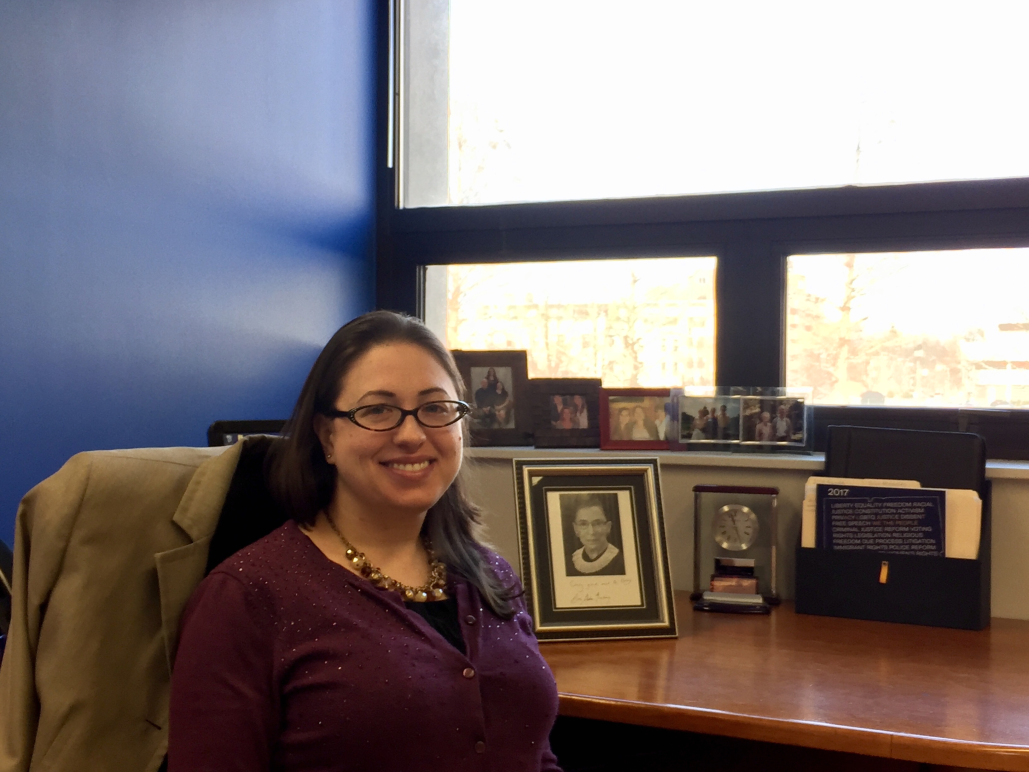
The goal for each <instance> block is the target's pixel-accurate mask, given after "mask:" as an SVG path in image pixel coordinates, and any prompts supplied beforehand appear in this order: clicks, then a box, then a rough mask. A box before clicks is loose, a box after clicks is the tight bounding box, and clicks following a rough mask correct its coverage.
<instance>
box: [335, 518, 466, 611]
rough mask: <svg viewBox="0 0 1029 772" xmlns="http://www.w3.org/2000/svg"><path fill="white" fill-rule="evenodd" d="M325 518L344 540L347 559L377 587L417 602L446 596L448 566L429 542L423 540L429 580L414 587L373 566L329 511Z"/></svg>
mask: <svg viewBox="0 0 1029 772" xmlns="http://www.w3.org/2000/svg"><path fill="white" fill-rule="evenodd" d="M325 519H326V520H328V521H329V527H330V528H331V529H332V531H333V533H335V534H336V535H337V536H338V537H339V540H340V541H341V542H343V547H344V548H345V549H346V556H347V560H349V561H350V562H351V563H352V564H353V566H354V568H356V569H357V570H358V571H359V572H360V573H361V576H363V577H364V578H365V579H367V580H368V581H369V582H371V583H372V584H374V585H375V586H376V587H381V588H382V589H384V590H392V591H394V592H399V593H400V594H401V596H403V598H404V600H409V601H414V602H415V603H425V602H426V601H428V600H443V599H444V598H446V595H445V593H444V592H443V588H444V587H446V584H447V567H446V565H445V564H444V563H443V562H442V561H441V560H439V559H438V558H437V557H436V553H435V552H433V551H432V547H430V546H429V544H428V543H427V542H423V544H424V545H425V551H426V553H428V556H429V581H427V582H426V583H425V584H423V585H422V586H420V587H412V586H411V585H409V584H404V583H403V582H398V581H397V580H396V579H393V578H392V577H389V576H386V574H384V573H383V572H382V571H381V570H380V569H379V568H377V567H376V566H373V565H372V564H371V562H370V561H369V560H368V558H367V557H366V556H365V554H364V553H363V552H361V551H360V550H359V549H357V547H355V546H354V545H353V544H351V543H350V542H349V541H347V537H346V536H344V535H343V533H342V532H341V531H340V530H339V528H338V527H337V526H336V523H335V522H334V521H333V519H332V518H331V517H330V516H329V514H328V512H326V513H325Z"/></svg>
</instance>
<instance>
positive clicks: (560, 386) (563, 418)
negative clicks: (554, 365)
mask: <svg viewBox="0 0 1029 772" xmlns="http://www.w3.org/2000/svg"><path fill="white" fill-rule="evenodd" d="M529 385H530V387H531V389H532V431H533V437H534V441H535V445H536V447H537V448H599V447H600V379H599V378H534V379H533V380H531V381H529Z"/></svg>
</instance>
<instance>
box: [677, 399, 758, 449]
mask: <svg viewBox="0 0 1029 772" xmlns="http://www.w3.org/2000/svg"><path fill="white" fill-rule="evenodd" d="M677 391H680V393H677V394H676V395H675V398H676V406H677V410H676V413H677V415H676V421H675V424H674V428H675V431H674V433H673V435H672V436H670V437H669V447H670V448H671V449H672V450H698V449H706V450H719V449H723V450H724V449H728V448H727V443H735V442H738V441H739V439H740V398H739V397H734V396H728V395H718V394H688V393H681V390H677Z"/></svg>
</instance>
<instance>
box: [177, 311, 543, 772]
mask: <svg viewBox="0 0 1029 772" xmlns="http://www.w3.org/2000/svg"><path fill="white" fill-rule="evenodd" d="M462 392H463V389H462V386H461V380H460V377H459V376H458V374H457V371H456V368H455V366H454V362H453V360H452V359H451V357H450V354H449V353H448V352H447V350H446V349H445V348H444V347H443V346H442V344H440V342H439V341H438V340H437V339H436V338H435V337H434V336H433V335H432V333H430V332H429V331H428V330H427V329H426V328H425V327H424V325H422V324H421V322H419V321H417V320H415V319H411V318H409V317H404V316H400V315H398V314H393V313H390V312H384V311H376V312H374V313H371V314H367V315H365V316H363V317H360V318H358V319H356V320H354V321H352V322H351V323H349V324H347V325H346V326H344V327H343V328H342V329H340V330H339V331H338V332H337V333H336V334H335V335H334V336H333V338H332V340H330V341H329V343H328V344H327V345H326V347H325V349H324V350H323V351H322V353H321V355H320V356H319V357H318V360H317V361H316V362H315V364H314V367H313V369H312V370H311V373H310V374H309V375H308V378H307V381H306V383H305V384H304V387H303V390H302V391H301V394H300V398H299V400H298V401H297V405H296V408H295V409H294V412H293V416H292V418H291V419H290V424H289V429H288V437H287V439H284V440H282V441H281V442H280V443H279V444H278V446H277V447H276V450H275V453H274V455H273V456H272V458H271V460H270V465H269V468H268V477H269V484H270V486H271V488H272V490H273V492H274V494H275V496H276V498H277V499H278V500H279V502H280V504H282V506H283V507H284V508H285V509H286V510H287V511H288V512H289V513H290V514H291V515H292V518H293V519H292V520H291V521H289V522H287V523H286V524H285V525H284V526H282V527H281V528H279V529H278V530H276V531H274V532H272V533H271V534H270V535H269V536H267V537H265V538H264V539H261V540H259V541H257V542H255V543H254V544H252V545H251V546H250V547H248V548H246V549H244V550H242V551H240V552H238V553H236V555H234V556H233V557H231V558H229V559H228V560H226V561H225V562H224V563H222V564H221V565H220V566H218V568H216V569H215V570H214V571H212V572H211V574H210V575H209V576H208V577H207V578H206V579H205V580H204V581H203V582H202V583H201V584H200V586H199V587H198V588H197V590H196V592H195V593H194V595H193V597H192V599H191V600H190V603H189V606H188V607H187V610H186V612H185V614H184V616H183V624H182V629H181V635H180V641H179V646H178V652H177V654H176V659H175V669H174V674H173V677H172V696H171V718H170V739H169V753H168V769H169V772H185V771H186V770H189V771H190V772H198V771H202V770H219V772H221V771H223V770H229V771H235V770H239V771H242V770H247V771H248V772H249V771H251V770H262V771H263V770H273V769H274V770H282V771H283V772H294V771H299V770H305V771H306V770H312V771H313V770H329V771H336V770H338V771H340V772H342V771H344V770H362V772H363V771H364V770H369V769H373V770H376V772H391V771H396V772H400V771H401V770H404V771H405V772H406V771H407V770H414V769H438V770H450V769H465V768H470V767H469V764H470V763H472V764H473V766H474V762H471V761H470V760H474V759H477V758H479V757H480V756H482V757H484V758H483V761H482V762H480V764H479V765H480V766H481V765H486V766H489V767H490V768H491V769H494V770H502V771H505V772H506V771H508V770H510V772H515V770H517V771H518V772H522V770H534V771H535V770H547V771H548V772H550V771H553V770H558V767H557V763H556V760H555V758H554V756H553V754H551V752H550V750H549V744H548V741H547V736H548V733H549V731H550V729H551V726H552V724H553V721H554V718H555V716H556V712H557V693H556V688H555V685H554V681H553V676H552V675H551V674H550V671H549V669H548V668H547V666H546V663H545V662H544V661H543V659H542V657H540V654H539V650H538V648H537V646H536V641H535V638H534V637H533V635H532V622H531V620H530V619H529V617H528V615H527V613H526V611H525V606H524V603H523V602H522V600H521V597H520V594H521V593H520V588H519V587H518V582H517V579H516V578H515V576H514V574H513V573H512V571H511V567H510V566H509V565H508V564H507V563H506V562H504V560H503V559H502V558H500V557H498V556H497V555H496V554H494V553H493V552H491V551H490V550H488V549H487V548H486V547H484V546H482V544H481V543H480V542H479V541H478V533H479V529H480V519H479V512H478V510H477V509H476V508H475V506H474V505H473V504H471V503H470V502H469V501H468V499H467V498H466V497H465V494H464V489H463V486H462V483H461V481H460V478H459V472H460V469H461V462H462V453H463V448H462V438H463V431H462V425H463V422H462V421H461V418H462V417H463V416H464V415H465V414H466V413H467V412H468V406H467V405H465V404H464V403H463V402H460V401H459V399H460V397H461V396H462Z"/></svg>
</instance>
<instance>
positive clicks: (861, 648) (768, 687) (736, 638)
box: [540, 594, 1029, 771]
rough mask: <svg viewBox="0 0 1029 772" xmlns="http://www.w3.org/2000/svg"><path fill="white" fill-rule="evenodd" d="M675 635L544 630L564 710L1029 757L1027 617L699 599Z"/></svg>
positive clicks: (1026, 762) (880, 745) (860, 746)
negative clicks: (966, 618) (852, 613)
mask: <svg viewBox="0 0 1029 772" xmlns="http://www.w3.org/2000/svg"><path fill="white" fill-rule="evenodd" d="M677 611H678V614H679V638H678V639H677V640H664V641H603V642H586V641H584V642H575V643H543V644H541V645H540V649H541V650H542V652H543V656H544V657H545V658H546V659H547V662H548V663H549V664H550V667H551V668H552V669H553V671H554V675H555V677H556V678H557V687H558V691H559V692H560V695H561V714H562V715H566V716H576V717H580V718H591V719H601V720H606V721H617V722H621V723H627V724H638V725H644V726H652V727H660V728H665V729H678V730H685V731H690V732H701V733H705V734H713V735H724V736H729V737H737V738H744V739H750V740H761V741H766V742H772V743H779V744H785V745H795V746H804V747H808V748H819V749H824V750H830V751H845V752H850V753H859V754H864V755H867V756H881V757H884V758H892V759H903V760H907V761H913V762H922V763H927V764H942V765H953V766H962V767H974V768H979V769H995V770H1027V771H1029V622H1022V621H1016V620H1006V619H994V620H993V622H992V625H991V627H990V628H988V629H987V630H983V631H981V632H969V631H964V630H945V629H940V628H930V627H916V626H913V625H894V624H885V623H880V622H862V621H858V620H850V619H834V618H831V617H816V616H806V615H803V614H795V613H794V611H793V608H792V606H791V605H789V604H784V605H783V606H782V607H780V608H778V609H775V610H774V611H773V612H772V615H771V616H770V617H750V616H736V615H729V614H712V613H702V612H694V611H693V610H692V608H691V607H690V605H689V601H688V598H687V597H686V596H685V595H684V594H677Z"/></svg>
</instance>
